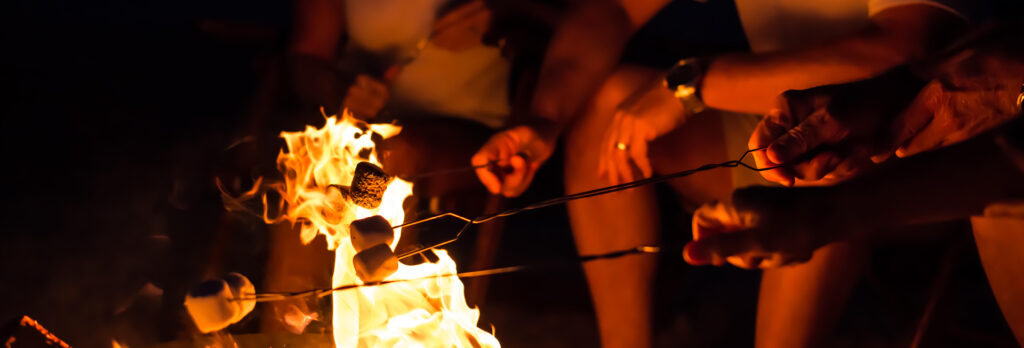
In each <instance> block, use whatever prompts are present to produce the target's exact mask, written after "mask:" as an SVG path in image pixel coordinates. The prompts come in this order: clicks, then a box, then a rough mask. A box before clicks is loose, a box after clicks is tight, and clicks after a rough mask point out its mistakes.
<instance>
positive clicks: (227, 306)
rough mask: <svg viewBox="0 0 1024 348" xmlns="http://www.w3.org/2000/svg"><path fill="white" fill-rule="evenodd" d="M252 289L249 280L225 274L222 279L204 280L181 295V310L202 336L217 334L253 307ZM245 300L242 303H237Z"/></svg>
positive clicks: (254, 291) (237, 275) (239, 275)
mask: <svg viewBox="0 0 1024 348" xmlns="http://www.w3.org/2000/svg"><path fill="white" fill-rule="evenodd" d="M255 294H256V287H255V286H253V285H252V282H250V281H249V278H246V277H245V276H243V275H241V274H238V273H228V274H227V275H226V276H224V279H214V280H208V281H205V282H203V283H201V284H199V285H197V286H196V287H194V288H192V291H189V293H188V294H187V295H185V308H186V309H187V310H188V314H189V316H191V317H192V321H193V322H195V323H196V327H198V328H199V331H200V332H202V333H210V332H214V331H220V330H223V329H224V328H226V327H228V326H229V325H231V324H234V323H237V322H238V321H240V320H242V318H245V316H246V315H247V314H249V312H252V310H253V309H254V308H256V301H255V300H253V299H252V298H253V296H255ZM242 298H246V300H239V299H242Z"/></svg>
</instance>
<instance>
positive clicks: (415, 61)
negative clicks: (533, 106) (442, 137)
mask: <svg viewBox="0 0 1024 348" xmlns="http://www.w3.org/2000/svg"><path fill="white" fill-rule="evenodd" d="M448 1H449V0H348V1H346V7H345V15H346V24H347V26H348V35H349V39H350V40H351V43H352V44H355V45H358V46H359V47H361V48H363V49H365V50H368V51H370V52H374V53H387V54H396V53H397V54H398V55H400V56H403V57H408V58H410V59H411V61H409V62H408V63H407V64H405V65H403V66H402V69H401V72H400V73H399V74H398V77H397V78H396V80H395V81H394V82H393V83H392V85H391V100H390V101H389V103H391V105H394V106H396V107H397V108H398V109H399V110H416V111H422V112H424V113H428V114H432V115H445V116H454V117H459V118H464V119H469V120H473V121H476V122H479V123H482V124H484V125H487V126H489V127H491V128H498V127H501V126H502V125H503V124H504V123H505V120H506V119H507V117H508V114H509V102H508V82H509V64H508V61H506V60H505V59H504V58H502V57H501V52H500V50H499V49H498V48H496V47H490V46H483V45H479V46H475V47H473V48H469V49H466V50H463V51H449V50H446V49H443V48H440V47H437V46H434V45H432V44H430V43H429V39H430V35H431V31H432V30H433V26H434V20H435V19H436V18H437V15H438V10H439V9H440V8H441V6H443V5H444V4H445V3H446V2H448ZM418 114H419V113H418V112H411V113H410V114H408V115H398V116H399V117H402V116H417V115H418Z"/></svg>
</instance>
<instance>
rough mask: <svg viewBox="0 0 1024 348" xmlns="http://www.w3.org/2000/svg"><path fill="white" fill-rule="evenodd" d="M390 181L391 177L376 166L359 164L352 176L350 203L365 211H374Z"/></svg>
mask: <svg viewBox="0 0 1024 348" xmlns="http://www.w3.org/2000/svg"><path fill="white" fill-rule="evenodd" d="M391 179H392V177H391V176H390V175H388V173H385V172H384V169H381V168H380V167H378V166H377V165H375V164H373V163H370V162H359V164H356V170H355V174H354V175H353V176H352V185H351V194H352V196H351V198H352V203H355V204H356V205H358V206H360V207H363V208H366V209H376V208H377V207H379V206H380V202H381V199H383V197H384V191H385V190H386V189H387V188H388V184H389V183H391Z"/></svg>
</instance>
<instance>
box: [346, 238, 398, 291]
mask: <svg viewBox="0 0 1024 348" xmlns="http://www.w3.org/2000/svg"><path fill="white" fill-rule="evenodd" d="M352 265H353V266H354V267H355V269H356V276H358V277H359V279H360V280H362V281H363V283H370V282H376V281H381V280H384V278H387V277H388V276H390V275H392V274H394V273H395V272H397V271H398V258H396V257H395V253H394V252H392V251H391V247H389V246H388V245H387V244H377V245H374V246H372V247H369V248H366V249H365V250H363V251H360V252H358V253H356V256H354V257H353V258H352Z"/></svg>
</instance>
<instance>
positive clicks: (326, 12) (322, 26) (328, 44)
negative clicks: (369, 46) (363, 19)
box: [289, 0, 345, 61]
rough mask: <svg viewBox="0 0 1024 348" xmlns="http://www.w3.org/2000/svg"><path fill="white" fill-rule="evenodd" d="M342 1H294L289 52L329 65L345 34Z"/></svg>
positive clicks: (343, 4)
mask: <svg viewBox="0 0 1024 348" xmlns="http://www.w3.org/2000/svg"><path fill="white" fill-rule="evenodd" d="M344 8H345V2H344V0H297V1H295V19H294V21H295V25H294V27H293V28H292V43H291V47H290V48H289V49H290V50H291V51H292V52H294V53H298V54H303V55H307V56H312V57H315V58H319V59H322V60H324V61H329V60H331V59H333V58H334V54H335V50H336V48H337V47H338V41H339V40H341V36H342V34H343V33H344V30H345V13H344V12H343V11H344Z"/></svg>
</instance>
